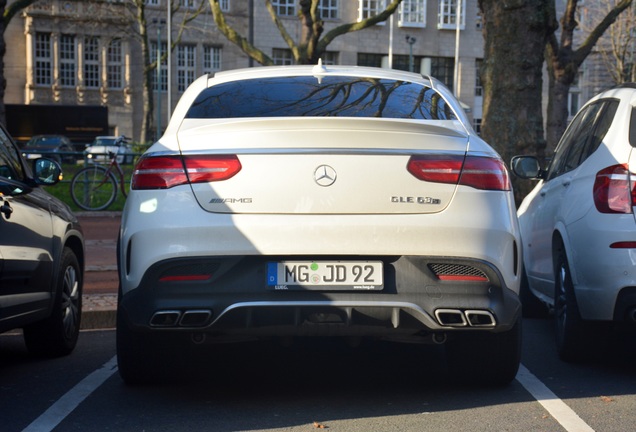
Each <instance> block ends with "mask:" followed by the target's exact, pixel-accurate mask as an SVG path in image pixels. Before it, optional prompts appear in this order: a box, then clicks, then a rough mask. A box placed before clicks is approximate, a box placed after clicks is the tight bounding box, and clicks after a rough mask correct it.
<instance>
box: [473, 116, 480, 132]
mask: <svg viewBox="0 0 636 432" xmlns="http://www.w3.org/2000/svg"><path fill="white" fill-rule="evenodd" d="M473 129H475V132H477V135H481V119H480V118H476V119H473Z"/></svg>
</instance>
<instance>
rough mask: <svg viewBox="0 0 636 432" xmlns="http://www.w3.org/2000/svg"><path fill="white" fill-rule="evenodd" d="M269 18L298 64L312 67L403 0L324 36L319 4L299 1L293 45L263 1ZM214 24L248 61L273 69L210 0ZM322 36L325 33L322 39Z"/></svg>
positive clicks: (268, 59)
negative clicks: (335, 45) (338, 42)
mask: <svg viewBox="0 0 636 432" xmlns="http://www.w3.org/2000/svg"><path fill="white" fill-rule="evenodd" d="M264 1H265V6H266V8H267V11H268V12H269V15H270V17H271V19H272V21H273V22H274V24H275V25H276V27H277V29H278V31H279V32H280V34H281V36H282V37H283V40H284V41H285V43H286V44H287V46H289V49H290V50H291V52H292V55H293V56H294V60H295V61H296V63H298V64H315V63H317V62H318V59H319V58H320V57H321V55H322V54H323V53H324V52H325V51H326V50H327V46H328V45H329V44H330V43H331V42H332V41H333V40H334V39H335V38H336V37H338V36H341V35H344V34H347V33H351V32H354V31H358V30H363V29H365V28H367V27H371V26H373V25H375V24H377V23H379V22H383V21H386V20H387V19H388V18H389V17H390V16H391V14H393V13H394V12H395V11H396V10H397V8H398V6H399V5H400V3H401V2H402V0H392V1H391V3H390V4H389V5H388V6H387V7H386V8H385V9H384V10H383V11H382V12H380V13H379V14H377V15H374V16H372V17H369V18H366V19H363V20H361V21H359V22H354V23H347V24H342V25H340V26H337V27H336V28H334V29H332V30H329V31H327V32H326V33H325V28H324V22H323V21H322V19H321V18H320V13H319V8H318V6H319V4H320V0H299V1H298V6H299V11H298V17H299V19H300V21H301V24H302V31H301V35H300V40H298V41H295V40H294V38H293V37H292V36H291V35H290V34H289V32H288V31H287V29H286V28H285V25H284V23H283V22H282V20H281V19H280V18H279V17H278V14H277V13H276V10H275V9H274V7H273V6H272V3H271V1H270V0H264ZM209 2H210V8H211V9H212V14H213V15H214V22H216V24H217V26H218V28H219V30H220V31H221V33H223V35H225V37H226V38H227V39H228V40H229V41H230V42H232V43H233V44H235V45H237V46H238V47H239V48H240V49H241V50H242V51H243V52H244V53H245V54H246V55H247V56H248V57H250V58H252V59H254V60H255V61H257V62H258V63H260V64H262V65H273V64H274V61H273V60H272V58H271V57H270V56H268V55H267V54H265V52H263V51H262V50H260V49H258V48H257V47H255V46H254V45H253V44H252V43H250V41H249V40H248V38H247V37H245V36H244V35H241V34H240V33H239V32H238V31H236V29H234V28H233V27H232V26H231V25H230V24H229V23H228V22H227V21H226V20H225V15H224V14H223V11H222V10H221V6H220V4H219V0H209ZM323 33H325V34H324V35H323Z"/></svg>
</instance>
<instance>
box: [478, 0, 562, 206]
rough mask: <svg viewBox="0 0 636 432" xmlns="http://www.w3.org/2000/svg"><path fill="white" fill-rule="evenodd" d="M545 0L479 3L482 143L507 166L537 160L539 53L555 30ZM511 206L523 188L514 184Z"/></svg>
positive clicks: (540, 143)
mask: <svg viewBox="0 0 636 432" xmlns="http://www.w3.org/2000/svg"><path fill="white" fill-rule="evenodd" d="M551 4H552V1H550V0H510V1H506V2H502V1H500V0H480V1H479V6H480V9H481V11H482V14H483V20H484V29H483V35H484V41H485V43H484V63H483V67H482V70H481V81H482V85H483V88H484V107H483V118H482V130H481V132H482V133H481V134H482V137H483V138H484V139H485V140H486V141H487V142H488V143H489V144H490V145H491V146H493V147H494V148H495V150H497V151H498V152H499V154H500V155H501V156H502V158H503V159H504V160H505V161H506V162H508V161H510V158H511V157H512V156H514V155H517V154H530V155H538V156H539V157H542V156H543V153H544V150H545V145H546V144H545V138H544V136H543V114H542V107H541V100H542V98H541V96H542V95H541V92H542V86H543V78H542V68H543V61H544V50H545V46H546V42H547V40H548V36H549V35H550V34H551V33H552V32H553V31H554V29H555V28H556V21H555V19H554V14H553V12H554V9H553V8H551ZM515 189H516V190H515V193H516V197H517V200H518V201H519V199H520V198H521V197H523V196H525V194H526V192H527V191H528V190H529V186H528V185H521V184H515Z"/></svg>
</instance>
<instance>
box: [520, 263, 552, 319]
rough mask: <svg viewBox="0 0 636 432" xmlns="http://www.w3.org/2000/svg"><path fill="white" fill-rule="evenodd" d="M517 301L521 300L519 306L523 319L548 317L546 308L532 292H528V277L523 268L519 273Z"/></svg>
mask: <svg viewBox="0 0 636 432" xmlns="http://www.w3.org/2000/svg"><path fill="white" fill-rule="evenodd" d="M519 299H520V300H521V305H522V307H523V309H522V310H523V317H524V318H547V317H548V312H549V311H548V307H547V305H546V304H545V303H543V302H542V301H541V300H539V299H538V298H537V296H535V295H534V294H533V293H532V291H530V286H529V285H528V275H527V274H526V270H525V268H524V269H523V271H522V272H521V286H520V287H519Z"/></svg>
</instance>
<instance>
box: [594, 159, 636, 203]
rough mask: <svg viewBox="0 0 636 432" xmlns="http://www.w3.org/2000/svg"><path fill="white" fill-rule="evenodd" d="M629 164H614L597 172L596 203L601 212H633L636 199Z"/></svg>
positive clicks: (595, 184) (595, 181) (595, 185)
mask: <svg viewBox="0 0 636 432" xmlns="http://www.w3.org/2000/svg"><path fill="white" fill-rule="evenodd" d="M632 183H633V182H632V181H631V174H630V172H629V167H628V166H627V164H621V165H612V166H610V167H607V168H605V169H602V170H601V171H599V172H598V173H596V179H595V180H594V205H596V209H597V210H598V211H599V212H601V213H631V212H632V207H633V205H634V202H635V201H636V191H635V190H634V189H633V187H632Z"/></svg>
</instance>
